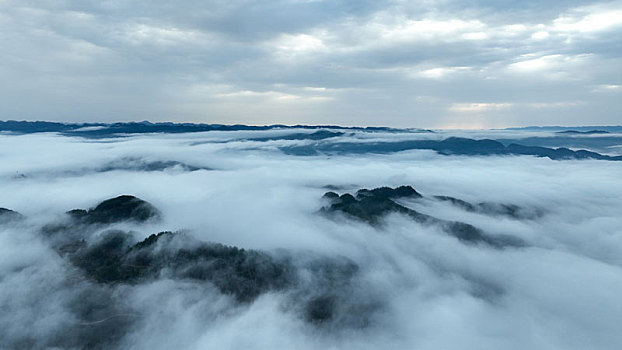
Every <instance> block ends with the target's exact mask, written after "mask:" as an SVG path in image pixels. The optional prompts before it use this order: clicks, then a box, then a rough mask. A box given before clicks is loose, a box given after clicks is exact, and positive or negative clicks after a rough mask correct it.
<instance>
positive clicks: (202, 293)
mask: <svg viewBox="0 0 622 350" xmlns="http://www.w3.org/2000/svg"><path fill="white" fill-rule="evenodd" d="M300 132H305V131H300ZM518 133H519V132H518V131H512V133H511V136H510V137H517V134H518ZM284 134H285V132H283V131H265V132H263V131H261V132H260V131H257V132H247V131H245V132H206V133H193V134H175V135H167V134H151V135H140V136H126V137H118V138H109V139H84V138H74V137H67V136H61V135H57V134H46V133H40V134H29V135H0V191H1V196H0V207H4V208H8V209H11V210H14V211H17V212H19V213H21V214H22V215H24V217H25V219H23V220H13V221H7V222H0V310H1V311H2V312H1V313H0V348H3V349H23V348H33V349H53V348H75V349H81V348H115V349H117V348H118V349H171V348H177V349H241V348H246V349H294V348H295V349H379V348H383V349H521V350H522V349H582V350H583V349H619V348H620V345H621V344H622V333H620V331H619V325H620V324H622V303H620V295H622V258H620V257H621V256H622V215H620V213H621V210H622V196H621V195H620V194H621V193H622V179H621V178H620V174H621V173H622V162H609V161H601V160H561V161H559V160H557V161H556V160H551V159H548V158H537V157H533V156H445V155H439V154H437V153H435V152H433V151H429V150H416V151H404V152H396V153H391V154H372V153H366V154H356V155H317V156H294V155H286V154H284V153H283V152H281V151H280V150H279V147H283V146H291V145H301V144H305V145H313V144H314V143H316V142H319V141H313V140H279V139H275V140H270V141H253V140H250V139H252V138H259V137H274V136H279V135H284ZM484 134H486V132H483V131H480V132H479V134H477V135H484ZM506 134H508V135H509V134H510V133H509V132H507V133H506ZM526 136H532V135H531V134H529V135H526ZM391 137H392V136H391V134H390V133H384V134H373V135H372V134H369V133H358V134H345V135H343V136H340V137H339V138H340V139H342V140H343V139H351V140H353V141H352V142H356V141H355V140H357V139H369V138H377V139H389V138H391ZM397 137H405V136H404V135H401V136H400V135H398V136H397ZM421 137H433V136H429V135H425V134H424V135H423V136H421ZM434 137H436V136H434ZM127 159H131V160H133V161H134V162H138V163H140V164H146V163H149V162H178V163H165V165H164V166H160V167H154V168H148V167H147V168H145V167H140V166H138V167H125V168H124V167H117V168H106V167H107V166H108V165H109V164H111V163H112V164H121V163H123V162H124V160H127ZM141 162H142V163H141ZM158 164H162V163H158ZM166 164H168V165H166ZM179 164H184V165H189V166H191V168H188V167H184V166H180V165H179ZM104 168H105V171H102V169H104ZM401 185H410V186H412V187H413V188H414V189H416V190H417V191H418V192H419V193H420V194H422V195H423V198H421V199H400V200H398V201H397V202H398V203H399V204H400V205H403V206H405V207H408V208H411V209H413V210H416V211H418V212H420V213H423V214H426V215H430V216H433V217H435V218H438V219H442V220H451V221H459V222H464V223H468V224H471V225H473V226H475V227H477V228H479V229H481V230H482V231H483V232H485V233H486V234H487V235H489V236H491V237H497V236H501V235H508V236H511V237H514V238H516V239H520V240H521V241H522V242H524V245H523V246H520V247H507V248H503V249H497V248H493V247H489V246H486V245H482V244H469V243H468V242H464V241H462V240H459V239H457V238H456V237H453V236H451V235H449V234H446V233H445V232H443V230H442V229H441V228H440V227H439V226H438V225H428V224H422V223H419V222H417V221H414V220H412V219H411V218H409V217H408V216H406V215H401V214H399V213H391V214H388V215H386V216H385V217H383V219H382V221H381V223H380V224H378V225H371V224H368V223H366V222H365V221H362V220H357V218H355V217H351V216H348V215H344V214H339V213H337V215H330V216H327V215H323V214H322V213H321V212H320V210H321V208H323V207H325V206H326V205H327V201H326V199H324V198H322V196H323V195H324V193H325V192H327V191H329V190H331V191H334V192H337V193H338V194H340V195H341V194H344V193H351V194H355V193H356V191H357V190H358V189H361V188H368V189H371V188H376V187H382V186H389V187H397V186H401ZM123 194H127V195H133V196H136V197H139V198H141V199H143V200H145V201H147V202H149V203H151V204H152V205H153V206H155V207H156V208H157V209H159V211H160V212H161V213H162V218H161V220H160V221H157V220H154V221H148V222H145V223H136V222H121V223H114V224H112V225H109V226H99V227H95V228H90V229H88V230H87V231H88V232H87V231H85V232H87V233H85V235H87V236H85V237H86V238H85V239H86V241H87V242H88V244H95V243H96V242H98V240H100V239H102V237H105V234H106V232H107V230H109V229H117V230H121V231H123V232H130V233H131V235H132V236H133V237H135V239H136V240H137V241H141V240H143V239H145V238H146V237H148V236H149V235H151V234H154V233H158V232H161V231H174V232H183V234H184V235H185V236H187V237H189V238H188V239H189V240H190V241H191V242H195V243H183V244H198V243H196V242H214V243H221V244H224V245H227V246H236V247H239V248H244V249H247V250H257V251H261V252H265V253H266V254H268V255H269V256H272V257H276V258H275V259H278V258H281V257H285V258H284V259H289V260H287V261H291V264H292V266H294V268H295V273H296V274H297V276H299V277H298V278H299V282H297V284H296V286H294V287H291V288H289V289H282V290H279V289H273V290H268V291H266V292H264V293H261V294H260V295H259V296H258V297H257V298H255V299H253V300H251V301H250V302H240V301H238V300H236V299H235V298H234V297H233V296H232V295H229V294H227V293H223V292H222V291H221V290H219V289H218V288H217V286H214V285H212V284H211V283H210V282H209V281H197V280H192V279H185V278H177V277H175V276H174V274H173V273H172V272H167V271H168V270H163V271H164V272H161V273H160V275H158V277H157V278H153V279H149V280H144V281H143V280H141V281H140V283H101V282H97V281H95V280H93V279H92V278H89V277H88V276H86V275H85V273H84V271H82V270H81V269H80V268H79V267H78V266H74V264H72V260H71V259H69V258H68V256H67V255H63V254H59V253H58V252H57V250H56V248H55V246H54V242H53V240H50V239H49V238H47V237H46V236H45V234H43V233H42V231H44V229H43V228H44V227H45V225H47V224H50V223H57V222H63V220H66V218H65V216H66V214H65V212H67V211H68V210H71V209H76V208H82V209H88V208H93V207H95V206H96V205H97V204H98V203H100V202H102V201H103V200H106V199H109V198H113V197H116V196H119V195H123ZM436 195H442V196H451V197H455V198H458V199H461V200H464V201H467V202H469V203H484V202H485V203H500V204H507V205H515V206H518V207H520V208H521V210H522V212H525V213H531V214H533V215H531V214H530V215H525V217H511V216H503V215H495V214H490V213H482V212H477V211H467V210H464V209H463V208H460V207H458V206H456V205H452V204H451V203H448V202H443V201H439V200H435V199H434V197H433V196H436ZM85 230H86V229H85ZM81 234H82V233H81ZM94 242H95V243H94ZM176 244H177V243H176ZM178 244H182V243H178ZM314 261H315V262H317V261H320V262H326V265H325V266H328V267H323V268H322V269H325V270H321V271H323V272H321V274H320V273H319V272H317V271H316V270H314V269H313V268H310V267H309V266H314V265H313V264H314ZM348 264H352V265H353V266H357V269H356V272H354V273H353V275H352V276H351V277H348V280H347V281H343V283H341V282H342V281H333V280H332V279H330V278H327V277H326V276H324V275H323V274H332V273H333V272H332V271H331V269H332V267H331V266H336V267H335V268H342V267H341V266H348ZM322 266H324V265H322ZM331 276H332V275H331ZM335 276H337V279H338V278H339V276H340V275H339V274H337V275H335ZM348 276H349V275H348ZM329 280H330V281H329ZM327 281H329V282H327ZM314 288H317V289H318V290H319V289H321V288H325V289H326V288H328V289H331V293H333V294H334V295H336V298H337V299H336V300H337V301H338V304H337V306H335V310H336V311H335V314H334V316H333V318H332V319H331V320H330V321H329V322H320V323H318V322H309V321H308V320H307V319H305V317H304V315H303V314H304V312H303V310H304V305H303V304H302V301H304V300H308V298H311V297H313V296H314V295H316V294H317V293H319V292H317V293H316V291H315V290H314ZM317 295H319V294H317ZM102 334H105V336H103V339H105V341H103V342H101V341H98V342H95V341H94V340H93V339H100V340H101V339H102Z"/></svg>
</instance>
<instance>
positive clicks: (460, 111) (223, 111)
mask: <svg viewBox="0 0 622 350" xmlns="http://www.w3.org/2000/svg"><path fill="white" fill-rule="evenodd" d="M620 38H622V1H611V2H594V1H579V0H564V1H558V0H551V1H534V0H523V1H508V0H489V1H474V0H471V1H442V0H441V1H402V0H394V1H383V0H374V1H345V0H341V1H340V0H333V1H321V0H306V1H305V0H266V1H235V0H228V1H225V0H205V1H198V0H186V1H181V2H175V1H163V0H149V1H146V0H145V1H138V0H133V1H125V0H118V1H105V0H97V1H95V0H93V1H90V0H89V1H87V0H84V1H61V0H56V1H52V0H50V1H43V0H40V1H28V0H15V1H12V0H0V81H1V82H2V83H0V119H3V120H6V119H27V120H56V121H72V122H73V121H129V120H150V121H175V122H204V123H226V124H232V123H245V124H273V123H284V124H299V123H301V124H327V123H328V124H339V125H363V126H365V125H387V126H397V127H426V128H442V127H454V128H455V127H457V128H484V127H507V126H521V125H597V124H622V103H621V102H620V101H621V98H622V39H620Z"/></svg>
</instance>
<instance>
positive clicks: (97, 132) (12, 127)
mask: <svg viewBox="0 0 622 350" xmlns="http://www.w3.org/2000/svg"><path fill="white" fill-rule="evenodd" d="M271 129H343V130H362V131H385V132H387V131H388V132H391V131H399V130H400V129H394V128H389V127H371V126H370V127H345V126H337V125H281V124H274V125H242V124H235V125H224V124H194V123H169V122H166V123H151V122H148V121H143V122H127V123H111V124H109V123H58V122H46V121H34V122H31V121H16V120H7V121H0V131H11V132H17V133H25V134H28V133H36V132H59V133H66V134H74V135H80V136H110V135H115V134H144V133H185V132H202V131H239V130H271ZM426 131H429V132H431V131H430V130H426Z"/></svg>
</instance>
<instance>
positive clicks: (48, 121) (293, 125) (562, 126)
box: [0, 119, 622, 131]
mask: <svg viewBox="0 0 622 350" xmlns="http://www.w3.org/2000/svg"><path fill="white" fill-rule="evenodd" d="M8 122H18V123H55V124H65V125H96V124H104V125H113V124H152V125H158V124H162V125H165V124H169V125H170V124H173V125H204V126H228V127H231V126H248V127H274V128H277V127H281V126H283V127H287V128H296V127H313V128H343V129H365V128H370V129H373V128H379V129H395V130H409V129H416V130H447V131H452V130H454V131H459V130H510V129H534V128H542V129H546V128H562V129H563V128H568V129H573V128H575V129H586V128H587V129H589V128H616V127H622V123H621V124H608V125H606V124H603V125H596V124H593V125H589V124H584V125H525V126H508V127H502V128H449V127H447V128H423V127H416V126H415V127H402V128H400V127H392V126H388V125H354V124H352V125H339V124H282V123H278V124H240V123H231V124H223V123H207V122H196V123H195V122H183V121H150V120H128V121H70V122H64V121H60V120H41V119H36V120H25V119H21V120H20V119H4V120H0V123H8ZM0 131H2V130H1V129H0Z"/></svg>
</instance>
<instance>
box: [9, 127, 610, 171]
mask: <svg viewBox="0 0 622 350" xmlns="http://www.w3.org/2000/svg"><path fill="white" fill-rule="evenodd" d="M273 129H279V130H282V129H286V130H292V133H291V134H285V135H278V136H267V137H266V136H263V137H254V138H248V139H247V140H249V141H260V142H261V141H275V140H284V141H292V140H306V141H316V142H314V143H310V144H302V145H285V146H280V147H279V149H280V150H281V151H282V152H284V153H286V154H290V155H297V156H305V155H319V154H361V153H393V152H400V151H406V150H415V149H423V150H434V151H436V152H438V153H439V154H443V155H480V156H481V155H532V156H537V157H548V158H550V159H554V160H562V159H598V160H615V161H620V160H622V155H615V154H614V155H607V154H601V153H598V152H595V150H596V151H599V152H601V150H603V151H602V152H604V153H609V149H610V147H619V145H620V144H622V138H620V137H619V135H615V133H622V126H581V127H573V128H568V127H561V126H546V127H526V128H510V129H506V130H522V131H544V132H554V133H555V134H554V135H550V134H549V135H542V136H535V137H534V136H531V137H524V138H516V139H503V138H500V139H488V138H485V139H471V138H465V137H447V138H445V139H441V140H438V139H436V140H430V139H421V138H420V137H418V136H416V134H421V133H435V131H432V130H426V129H395V128H389V127H343V126H336V125H281V124H275V125H263V126H254V125H241V124H236V125H223V124H193V123H151V122H148V121H143V122H128V123H112V124H106V123H81V124H76V123H58V122H46V121H35V122H31V121H14V120H9V121H0V131H7V132H12V133H20V134H28V133H39V132H56V133H60V134H63V135H67V136H80V137H87V138H102V137H120V136H124V135H133V134H147V133H189V132H205V131H242V130H246V131H261V130H273ZM301 129H307V130H315V131H314V132H300V130H301ZM296 130H298V132H296ZM331 130H333V131H331ZM346 131H349V132H370V133H374V132H385V133H386V132H391V133H412V134H413V135H414V136H413V139H407V140H404V139H403V138H401V139H399V140H396V141H388V140H357V139H354V138H349V137H348V136H351V135H352V134H351V133H346ZM324 140H326V141H325V142H324ZM571 148H573V149H571Z"/></svg>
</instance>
